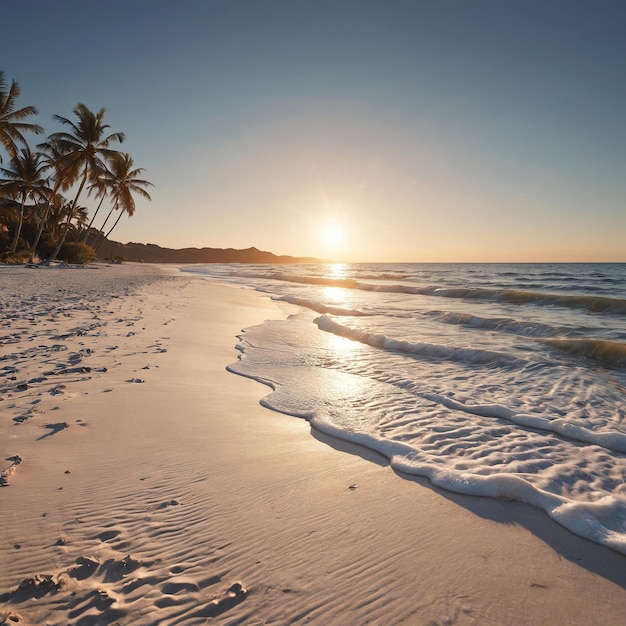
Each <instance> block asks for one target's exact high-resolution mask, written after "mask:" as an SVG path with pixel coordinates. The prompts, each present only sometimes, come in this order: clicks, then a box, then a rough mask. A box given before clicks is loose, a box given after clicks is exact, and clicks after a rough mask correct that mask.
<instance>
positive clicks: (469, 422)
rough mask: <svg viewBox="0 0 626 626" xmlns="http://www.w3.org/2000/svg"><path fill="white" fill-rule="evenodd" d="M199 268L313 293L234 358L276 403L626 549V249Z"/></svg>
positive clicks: (401, 464) (445, 484) (415, 470)
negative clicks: (591, 254) (576, 260)
mask: <svg viewBox="0 0 626 626" xmlns="http://www.w3.org/2000/svg"><path fill="white" fill-rule="evenodd" d="M183 271H187V272H192V273H194V274H200V275H204V276H207V277H211V278H212V279H217V280H219V281H224V282H228V283H235V284H239V285H242V286H245V287H249V288H253V289H256V290H258V291H260V292H263V293H266V294H268V295H269V296H270V297H272V298H274V299H276V300H282V301H285V302H288V303H291V304H294V305H298V307H299V308H298V309H295V310H297V311H299V312H297V313H295V314H293V315H291V316H290V317H289V318H288V319H286V320H268V321H266V322H265V323H263V324H261V325H259V326H254V327H252V328H246V329H244V330H243V331H242V333H241V335H240V337H239V343H238V345H237V348H238V350H239V351H240V356H239V359H238V361H237V362H236V363H233V364H232V365H231V366H230V367H229V369H230V371H232V372H234V373H236V374H240V375H243V376H247V377H250V378H253V379H255V380H258V381H260V382H262V383H264V384H266V385H268V386H269V387H270V388H271V390H272V391H271V393H270V394H269V395H268V396H267V397H265V398H264V399H263V401H262V402H263V404H264V405H265V406H267V407H268V408H270V409H273V410H275V411H280V412H282V413H286V414H289V415H293V416H296V417H299V418H304V419H307V420H309V421H310V422H311V424H312V425H313V426H314V427H315V428H316V429H319V430H320V431H323V432H325V433H327V434H330V435H333V436H335V437H337V438H339V439H343V440H348V441H351V442H355V443H358V444H361V445H363V446H366V447H368V448H371V449H372V450H376V451H377V452H379V453H380V454H382V455H384V456H386V457H387V458H388V459H389V460H390V463H391V465H392V467H393V468H395V469H396V470H397V471H399V472H401V473H404V474H410V475H418V476H424V477H427V478H428V479H429V480H430V481H431V482H432V483H433V484H434V485H437V486H438V487H442V488H444V489H446V490H449V491H453V492H458V493H463V494H469V495H475V496H486V497H491V498H503V499H510V500H517V501H520V502H525V503H528V504H530V505H532V506H535V507H538V508H540V509H542V510H543V511H545V512H546V513H547V514H548V515H549V516H550V517H551V518H553V519H554V520H555V521H556V522H558V523H559V524H561V525H562V526H564V527H565V528H567V529H569V530H570V531H572V532H574V533H576V534H578V535H580V536H582V537H585V538H587V539H589V540H591V541H594V542H596V543H599V544H602V545H604V546H607V547H609V548H612V549H614V550H616V551H618V552H620V553H622V554H626V485H625V482H626V264H554V263H550V264H329V265H193V266H186V267H185V268H184V269H183ZM399 480H400V478H399Z"/></svg>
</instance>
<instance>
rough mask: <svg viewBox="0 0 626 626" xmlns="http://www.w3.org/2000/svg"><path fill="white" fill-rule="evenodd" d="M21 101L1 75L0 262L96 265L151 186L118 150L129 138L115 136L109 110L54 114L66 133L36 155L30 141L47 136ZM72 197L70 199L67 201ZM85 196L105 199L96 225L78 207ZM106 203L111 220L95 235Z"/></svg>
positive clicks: (16, 87)
mask: <svg viewBox="0 0 626 626" xmlns="http://www.w3.org/2000/svg"><path fill="white" fill-rule="evenodd" d="M20 95H21V91H20V88H19V85H18V84H17V82H16V81H14V80H13V81H11V84H10V85H8V84H7V81H6V80H5V73H4V71H3V70H1V69H0V148H2V150H0V262H5V263H7V262H8V263H23V262H26V261H30V260H34V259H35V260H36V259H40V260H42V261H44V262H46V263H50V262H52V261H54V260H55V259H57V258H58V259H63V260H65V261H67V262H69V263H86V262H89V261H90V260H93V259H94V258H95V257H96V255H97V252H98V248H99V246H100V245H101V244H102V242H103V241H105V240H106V237H108V235H110V234H111V231H112V230H113V229H114V228H115V226H117V224H118V222H119V220H120V218H121V217H122V215H124V214H126V215H128V216H129V217H132V215H133V214H134V212H135V197H134V196H135V195H138V196H141V197H142V198H144V199H146V200H150V195H149V194H148V192H147V191H146V188H147V187H149V186H152V183H150V182H149V181H147V180H144V179H142V178H141V175H142V173H143V171H144V170H143V168H137V167H135V164H134V162H133V159H132V157H131V156H130V155H129V154H128V153H125V152H121V151H119V150H116V149H115V148H114V146H115V145H117V144H121V143H122V142H123V141H124V139H125V136H124V133H121V132H110V126H109V125H108V124H106V123H105V122H104V114H105V109H100V110H99V111H97V112H93V111H91V110H89V109H88V108H87V107H86V106H85V105H84V104H82V103H78V104H77V105H76V106H75V107H74V109H73V111H72V113H73V117H72V118H66V117H62V116H60V115H54V116H53V119H54V120H55V121H56V122H57V123H58V124H60V125H61V128H62V130H60V131H57V132H53V133H52V134H50V135H49V136H48V137H47V139H46V140H45V141H43V142H42V143H39V144H38V145H37V146H36V149H35V150H33V149H31V147H30V146H29V143H28V141H27V139H26V135H27V134H31V135H43V134H44V132H45V131H44V129H43V127H41V126H39V125H38V124H35V123H32V122H30V121H29V120H30V119H31V118H33V117H34V116H36V115H38V110H37V108H36V107H34V106H24V107H21V108H19V107H18V100H19V97H20ZM2 151H4V154H3V152H2ZM68 192H69V193H71V194H72V195H71V197H70V198H68V197H66V196H64V195H63V194H64V193H68ZM85 193H86V194H88V195H92V194H93V195H94V197H96V198H97V199H99V204H98V208H97V209H96V211H95V212H94V214H93V215H92V216H91V218H90V217H89V214H88V210H87V209H86V208H85V207H84V206H81V205H80V204H79V200H80V198H81V197H84V194H85ZM105 200H107V202H108V204H109V205H110V206H109V211H108V214H107V215H106V218H105V219H104V221H103V222H102V224H101V226H100V227H99V228H95V227H94V222H95V220H96V217H97V215H98V212H99V210H100V208H101V207H102V205H103V203H104V201H105ZM116 212H117V218H116V219H115V220H114V222H113V224H112V226H111V227H110V229H109V230H108V231H107V232H106V235H105V228H106V226H107V224H108V223H109V219H110V218H111V217H112V216H113V215H114V214H115V213H116Z"/></svg>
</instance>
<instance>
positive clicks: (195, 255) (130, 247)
mask: <svg viewBox="0 0 626 626" xmlns="http://www.w3.org/2000/svg"><path fill="white" fill-rule="evenodd" d="M98 256H100V257H101V258H104V259H121V260H124V261H137V262H144V263H324V262H325V261H324V260H323V259H316V258H313V257H293V256H286V255H280V256H278V255H276V254H272V253H271V252H264V251H263V250H258V249H257V248H246V249H245V250H235V249H234V248H182V249H179V250H175V249H172V248H162V247H161V246H157V245H155V244H153V243H132V242H131V243H119V242H117V241H109V240H105V242H104V243H103V244H102V245H101V246H100V247H99V250H98Z"/></svg>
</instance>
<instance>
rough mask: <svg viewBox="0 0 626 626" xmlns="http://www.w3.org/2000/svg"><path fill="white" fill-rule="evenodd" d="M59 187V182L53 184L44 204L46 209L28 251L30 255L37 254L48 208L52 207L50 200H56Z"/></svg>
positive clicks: (46, 219) (48, 211)
mask: <svg viewBox="0 0 626 626" xmlns="http://www.w3.org/2000/svg"><path fill="white" fill-rule="evenodd" d="M60 186H61V181H58V182H57V183H55V185H54V187H53V189H52V195H51V196H50V199H49V200H48V203H47V204H46V209H45V211H44V212H43V217H42V219H41V224H39V228H38V229H37V234H36V235H35V239H33V243H32V244H31V245H30V251H31V253H32V254H35V252H37V246H38V245H39V240H40V239H41V233H43V229H44V228H45V227H46V222H47V221H48V213H50V208H51V207H52V199H53V198H56V195H57V192H58V191H59V187H60Z"/></svg>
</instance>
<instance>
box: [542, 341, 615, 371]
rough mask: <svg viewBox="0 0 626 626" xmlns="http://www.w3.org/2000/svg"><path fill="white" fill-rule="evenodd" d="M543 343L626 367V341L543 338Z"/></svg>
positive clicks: (607, 363)
mask: <svg viewBox="0 0 626 626" xmlns="http://www.w3.org/2000/svg"><path fill="white" fill-rule="evenodd" d="M539 341H540V342H541V343H543V344H545V345H548V346H551V347H553V348H558V349H559V350H562V351H564V352H567V353H568V354H572V355H574V356H584V357H588V358H591V359H594V360H595V361H598V362H599V363H602V365H607V366H609V367H615V368H619V369H621V368H626V343H621V342H619V341H608V340H606V339H560V338H559V339H541V340H539Z"/></svg>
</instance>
